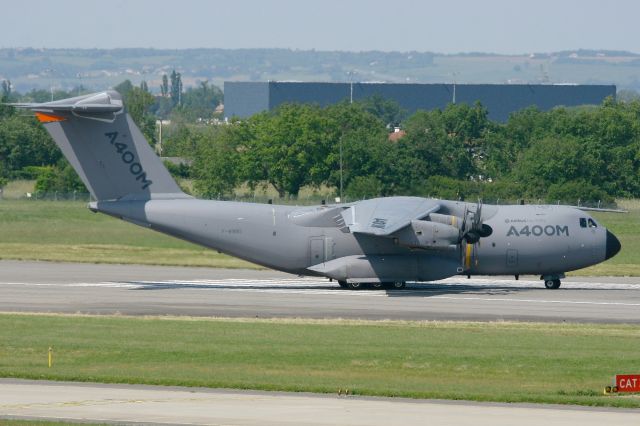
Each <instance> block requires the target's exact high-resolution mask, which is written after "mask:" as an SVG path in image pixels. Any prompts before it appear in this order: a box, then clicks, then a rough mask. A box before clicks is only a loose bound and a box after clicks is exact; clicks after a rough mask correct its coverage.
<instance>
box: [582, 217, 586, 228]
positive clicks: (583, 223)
mask: <svg viewBox="0 0 640 426" xmlns="http://www.w3.org/2000/svg"><path fill="white" fill-rule="evenodd" d="M586 227H587V219H585V218H584V217H581V218H580V228H586Z"/></svg>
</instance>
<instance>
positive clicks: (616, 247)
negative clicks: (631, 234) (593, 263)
mask: <svg viewBox="0 0 640 426" xmlns="http://www.w3.org/2000/svg"><path fill="white" fill-rule="evenodd" d="M621 248H622V245H621V244H620V240H618V238H617V237H616V236H615V235H613V234H612V233H611V232H609V230H607V252H606V254H605V259H611V258H612V257H613V256H615V255H616V254H618V252H619V251H620V249H621Z"/></svg>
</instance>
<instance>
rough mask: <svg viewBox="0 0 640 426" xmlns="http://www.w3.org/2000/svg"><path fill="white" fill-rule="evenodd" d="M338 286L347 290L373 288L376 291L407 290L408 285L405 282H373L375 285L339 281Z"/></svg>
mask: <svg viewBox="0 0 640 426" xmlns="http://www.w3.org/2000/svg"><path fill="white" fill-rule="evenodd" d="M338 284H339V285H340V287H342V288H347V289H349V290H360V289H363V288H365V287H371V288H373V289H375V290H380V289H383V288H389V289H394V290H400V289H403V288H405V286H406V283H405V282H404V281H390V282H373V283H348V282H346V281H338Z"/></svg>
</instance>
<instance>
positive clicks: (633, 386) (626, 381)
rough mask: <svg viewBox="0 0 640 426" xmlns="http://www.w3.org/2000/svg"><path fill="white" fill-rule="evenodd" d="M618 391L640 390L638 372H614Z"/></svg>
mask: <svg viewBox="0 0 640 426" xmlns="http://www.w3.org/2000/svg"><path fill="white" fill-rule="evenodd" d="M616 386H617V388H618V392H640V374H616Z"/></svg>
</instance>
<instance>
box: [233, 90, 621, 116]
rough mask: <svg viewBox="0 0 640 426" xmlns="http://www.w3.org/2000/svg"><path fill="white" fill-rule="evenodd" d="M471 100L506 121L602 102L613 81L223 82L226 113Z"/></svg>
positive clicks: (428, 105) (410, 107) (431, 105)
mask: <svg viewBox="0 0 640 426" xmlns="http://www.w3.org/2000/svg"><path fill="white" fill-rule="evenodd" d="M454 93H455V102H456V103H467V104H470V105H472V104H473V103H475V102H476V101H480V102H481V103H482V105H484V106H485V107H486V108H487V110H488V111H489V117H490V118H491V119H493V120H496V121H506V120H507V118H508V117H509V114H510V113H512V112H514V111H517V110H520V109H522V108H526V107H528V106H532V105H535V106H537V107H538V108H539V109H541V110H549V109H551V108H553V107H556V106H560V105H563V106H578V105H596V104H600V103H601V102H602V101H603V100H604V99H605V98H606V97H607V96H614V97H615V95H616V86H615V85H559V84H456V85H454V84H395V83H297V82H295V83H294V82H264V83H254V82H225V83H224V115H225V117H227V118H231V117H240V118H246V117H249V116H251V115H253V114H255V113H257V112H260V111H265V110H271V109H273V108H276V107H277V106H278V105H280V104H283V103H287V102H290V103H315V104H318V105H321V106H326V105H329V104H333V103H337V102H340V101H344V100H349V99H353V100H358V99H365V98H368V97H371V96H373V95H380V96H382V97H385V98H388V99H393V100H395V101H396V102H398V104H400V106H401V107H402V108H404V109H405V110H407V111H408V113H409V114H411V113H413V112H415V111H417V110H419V109H425V110H430V109H435V108H444V107H446V106H447V104H449V103H451V102H453V101H454Z"/></svg>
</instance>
